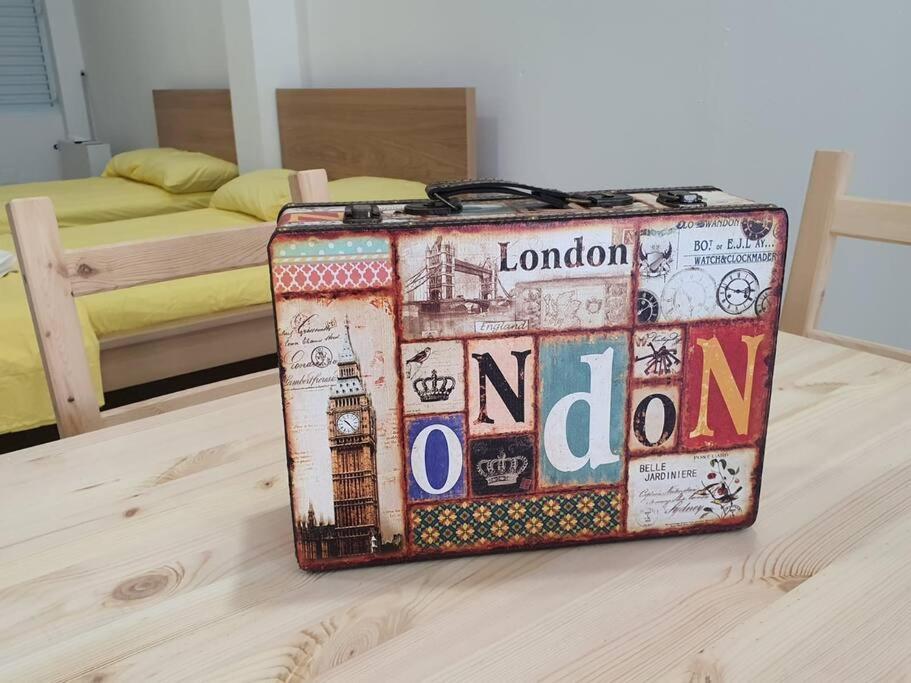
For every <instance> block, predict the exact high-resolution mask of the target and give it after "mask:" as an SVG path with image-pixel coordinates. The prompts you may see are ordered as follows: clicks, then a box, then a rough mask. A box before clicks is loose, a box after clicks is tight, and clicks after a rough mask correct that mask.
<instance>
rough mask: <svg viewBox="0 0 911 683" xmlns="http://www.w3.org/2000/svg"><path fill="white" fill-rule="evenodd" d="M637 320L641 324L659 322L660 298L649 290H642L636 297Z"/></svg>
mask: <svg viewBox="0 0 911 683" xmlns="http://www.w3.org/2000/svg"><path fill="white" fill-rule="evenodd" d="M636 320H638V321H639V322H640V323H653V322H655V321H657V320H658V297H657V296H655V295H654V294H652V293H651V292H650V291H648V290H647V289H640V290H639V294H638V296H637V297H636Z"/></svg>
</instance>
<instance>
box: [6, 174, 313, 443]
mask: <svg viewBox="0 0 911 683" xmlns="http://www.w3.org/2000/svg"><path fill="white" fill-rule="evenodd" d="M289 182H290V185H291V191H292V196H293V197H295V198H297V199H299V200H300V201H314V202H321V201H328V198H329V190H328V184H327V181H326V173H325V171H322V170H315V171H302V172H300V173H297V174H295V175H292V176H291V177H290V179H289ZM6 210H7V214H8V215H9V220H10V228H11V230H12V234H13V241H14V242H15V245H16V251H17V253H18V257H19V269H20V271H21V273H22V277H23V280H24V281H25V291H26V295H27V298H28V304H29V309H30V310H31V316H32V323H33V325H34V327H35V336H36V338H37V340H38V347H39V350H40V352H41V361H42V363H43V365H44V373H45V376H46V378H47V383H48V388H49V390H50V394H51V401H52V403H53V406H54V414H55V416H56V418H57V428H58V431H59V432H60V436H61V437H66V436H73V435H75V434H81V433H83V432H87V431H92V430H95V429H100V428H101V427H104V426H109V425H112V424H119V423H121V422H126V421H128V420H132V419H137V418H139V417H144V416H148V415H154V414H159V413H162V412H166V411H168V410H173V409H176V408H181V407H185V406H187V405H193V404H195V403H200V402H203V401H206V400H212V399H215V398H220V397H222V396H227V395H231V394H236V393H239V392H241V391H246V390H249V389H253V388H258V387H261V386H266V385H269V384H273V383H275V382H276V381H277V378H278V376H277V371H276V370H267V371H264V372H260V373H254V374H252V375H247V376H244V377H236V378H231V379H228V380H225V381H222V382H217V383H214V384H209V385H205V386H202V387H196V388H193V389H188V390H186V391H182V392H177V393H174V394H169V395H167V396H161V397H157V398H154V399H151V400H149V401H143V402H141V403H135V404H132V405H129V406H125V407H123V408H117V409H114V410H110V411H105V412H102V411H101V410H100V409H99V408H98V402H97V399H96V395H95V390H94V387H93V385H92V378H91V372H90V368H89V363H88V359H87V358H86V354H85V351H84V347H83V344H82V331H81V328H80V324H79V316H78V313H77V311H76V302H75V300H74V297H77V296H84V295H86V294H95V293H98V292H108V291H112V290H115V289H125V288H127V287H135V286H137V285H144V284H150V283H153V282H163V281H166V280H176V279H178V278H183V277H190V276H193V275H204V274H207V273H216V272H222V271H227V270H234V269H237V268H247V267H250V266H257V265H262V264H265V263H266V262H267V253H266V246H267V244H268V241H269V238H270V236H271V235H272V232H273V231H274V230H275V223H274V222H269V223H259V224H257V225H251V226H244V227H240V228H233V229H227V230H219V231H215V232H209V233H200V234H196V235H187V236H182V237H169V238H165V239H159V240H152V241H145V242H125V243H122V244H112V245H104V246H99V247H90V248H85V249H76V250H72V251H64V249H63V248H62V246H61V244H60V235H59V230H58V225H57V217H56V215H55V214H54V207H53V204H52V203H51V200H50V199H48V198H47V197H35V198H29V199H15V200H13V201H12V202H10V203H9V204H7V209H6Z"/></svg>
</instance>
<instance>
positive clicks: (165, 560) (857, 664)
mask: <svg viewBox="0 0 911 683" xmlns="http://www.w3.org/2000/svg"><path fill="white" fill-rule="evenodd" d="M909 437H911V365H904V364H901V363H900V362H898V361H894V360H889V359H886V358H879V357H876V356H871V355H866V354H862V353H858V352H856V351H852V350H847V349H843V348H839V347H835V346H830V345H826V344H822V343H820V342H814V341H809V340H806V339H801V338H797V337H793V336H789V335H782V339H781V343H780V346H779V352H778V364H777V369H776V372H775V389H774V398H773V401H772V426H771V429H770V432H769V440H768V447H767V452H766V464H765V473H764V482H763V487H762V498H761V504H760V512H759V519H758V521H757V523H756V524H755V526H753V527H752V528H751V529H747V530H744V531H739V532H733V533H726V534H713V535H706V536H691V537H681V538H669V539H659V540H649V541H635V542H627V543H617V544H608V545H600V546H598V545H595V546H587V547H578V548H571V549H562V550H546V551H537V552H524V553H511V554H505V555H503V554H501V555H494V556H484V557H475V558H468V559H455V560H445V561H435V562H419V563H413V564H405V565H397V566H391V567H377V568H370V569H358V570H350V571H342V572H335V573H328V574H321V575H316V574H306V573H304V572H302V571H300V570H299V569H298V568H297V566H296V565H295V562H294V559H293V557H292V541H291V519H290V512H289V503H288V488H287V478H286V472H285V456H284V451H283V435H282V427H281V410H280V401H279V392H278V390H277V388H275V389H271V388H270V389H262V390H259V391H256V392H251V393H249V394H247V395H244V396H237V397H233V398H227V399H222V400H219V401H215V402H212V403H208V404H205V405H200V406H195V407H192V408H188V409H184V410H182V411H179V412H176V413H171V414H169V415H163V416H159V417H153V418H149V419H146V420H141V421H138V422H134V423H130V424H126V425H121V426H119V427H114V428H111V429H107V430H104V431H100V432H95V433H92V434H87V435H83V436H80V437H76V438H73V439H67V440H65V441H63V442H57V443H52V444H47V445H44V446H39V447H36V448H31V449H28V450H24V451H19V452H17V453H13V454H10V455H8V456H0V486H2V489H0V490H2V493H0V519H2V528H0V680H4V681H7V680H8V681H53V680H63V679H82V680H87V681H109V680H127V681H141V680H148V679H156V680H167V681H176V680H196V681H203V680H204V681H210V680H223V679H229V680H273V679H277V680H308V679H311V678H314V677H317V676H321V677H325V678H326V679H337V680H346V681H347V680H357V679H369V680H373V681H389V680H426V679H430V678H434V679H446V680H462V681H464V680H471V681H475V680H497V681H501V682H502V681H510V680H528V679H570V680H579V679H592V678H597V679H600V680H623V681H631V680H654V679H655V678H661V679H664V680H679V681H685V680H688V681H705V682H708V681H711V682H712V683H718V682H719V681H734V680H745V681H748V680H763V681H768V680H825V681H832V680H846V679H857V680H865V681H868V680H871V679H877V678H882V679H887V680H894V679H896V678H899V677H909V676H911V647H909V644H911V616H909V615H911V571H909V570H908V563H909V560H911V495H909V492H911V446H909V444H911V438H909Z"/></svg>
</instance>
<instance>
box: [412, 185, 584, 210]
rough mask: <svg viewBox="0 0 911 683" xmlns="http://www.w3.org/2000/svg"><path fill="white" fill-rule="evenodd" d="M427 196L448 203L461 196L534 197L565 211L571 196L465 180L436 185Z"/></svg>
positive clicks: (530, 187)
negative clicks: (503, 195) (501, 195)
mask: <svg viewBox="0 0 911 683" xmlns="http://www.w3.org/2000/svg"><path fill="white" fill-rule="evenodd" d="M426 192H427V196H428V197H430V198H431V199H436V200H439V201H442V202H446V200H447V199H451V198H453V197H457V196H458V195H461V194H508V195H513V196H517V197H532V198H533V199H537V200H538V201H541V202H543V203H545V204H547V205H548V206H552V207H554V208H555V209H565V208H566V206H567V205H568V204H569V201H570V199H571V196H570V195H569V194H567V193H566V192H561V191H560V190H552V189H548V188H544V187H537V186H535V185H525V184H523V183H514V182H511V181H509V180H463V181H459V182H452V183H434V184H431V185H428V186H427V188H426Z"/></svg>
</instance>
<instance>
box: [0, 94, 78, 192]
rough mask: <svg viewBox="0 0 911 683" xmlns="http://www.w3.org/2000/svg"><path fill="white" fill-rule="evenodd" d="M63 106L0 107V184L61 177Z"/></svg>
mask: <svg viewBox="0 0 911 683" xmlns="http://www.w3.org/2000/svg"><path fill="white" fill-rule="evenodd" d="M62 137H63V115H62V114H61V112H60V107H24V106H23V107H0V150H2V151H0V185H9V184H12V183H28V182H32V181H39V180H57V179H59V178H60V160H59V158H58V154H57V152H56V151H55V150H54V143H55V142H57V140H59V139H61V138H62Z"/></svg>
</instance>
